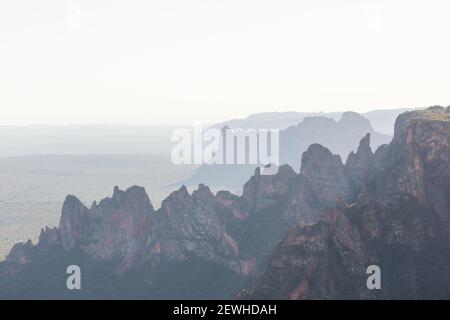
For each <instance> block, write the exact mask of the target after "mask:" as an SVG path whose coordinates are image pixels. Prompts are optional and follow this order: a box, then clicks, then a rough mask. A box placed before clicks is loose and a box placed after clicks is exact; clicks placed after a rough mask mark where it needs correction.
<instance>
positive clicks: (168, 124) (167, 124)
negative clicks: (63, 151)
mask: <svg viewBox="0 0 450 320" xmlns="http://www.w3.org/2000/svg"><path fill="white" fill-rule="evenodd" d="M434 105H439V104H430V105H427V106H420V107H417V106H416V107H398V108H397V107H394V108H390V107H386V108H382V107H377V108H373V109H367V110H364V111H357V110H355V109H336V110H330V111H324V110H320V111H310V110H304V111H303V110H302V111H298V110H294V109H286V110H273V111H270V110H269V111H261V112H252V113H248V114H244V115H242V116H234V117H233V116H232V117H229V118H221V119H218V120H209V121H200V120H197V121H195V120H192V121H185V122H176V121H174V122H149V121H147V122H146V121H143V122H119V121H118V122H110V121H105V122H95V121H94V122H64V121H61V122H62V123H51V122H42V123H41V122H36V123H11V124H8V123H7V124H4V123H1V122H0V128H6V127H15V128H18V127H77V126H80V127H83V126H105V127H106V126H133V127H149V126H151V127H172V126H191V125H192V124H193V123H194V122H201V123H203V124H205V125H215V124H218V123H222V122H226V121H230V120H238V119H247V118H248V117H251V116H254V115H258V114H270V113H280V114H282V113H298V114H302V113H315V114H330V113H344V112H356V113H359V114H366V113H369V112H374V111H389V110H392V111H396V110H414V109H423V108H427V107H430V106H434ZM442 106H443V107H446V105H445V104H444V105H442ZM0 121H1V120H0Z"/></svg>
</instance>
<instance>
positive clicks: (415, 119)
mask: <svg viewBox="0 0 450 320" xmlns="http://www.w3.org/2000/svg"><path fill="white" fill-rule="evenodd" d="M366 139H367V138H365V139H363V140H362V142H361V144H360V148H359V149H358V152H357V153H356V154H351V155H350V156H349V158H348V160H347V163H346V169H347V170H346V171H347V173H348V175H349V176H350V177H351V183H352V189H353V190H354V191H357V190H359V192H360V193H359V196H358V197H357V200H356V201H355V203H354V204H352V205H346V204H345V203H344V202H343V201H338V202H337V203H336V205H335V206H333V207H329V208H327V209H325V210H324V211H323V212H322V215H321V218H320V220H319V222H318V223H316V224H314V225H309V226H305V227H297V228H295V229H293V230H291V231H289V232H288V233H287V234H286V235H285V237H284V238H283V240H282V241H281V243H280V244H279V245H278V246H277V249H276V250H275V253H274V254H273V255H272V257H271V259H270V262H269V264H268V267H267V269H266V271H265V272H264V273H263V275H262V276H261V277H260V278H259V280H258V282H257V285H256V286H255V287H254V288H253V290H251V293H250V294H249V295H247V296H246V297H247V298H263V299H265V298H275V299H322V298H331V299H336V298H344V299H346V298H349V299H366V298H447V299H448V298H449V297H450V237H449V232H450V228H449V227H450V225H449V223H448V222H449V218H450V207H449V204H450V144H449V142H450V109H449V108H446V109H444V108H441V107H433V108H430V109H428V110H425V111H416V112H408V113H405V114H403V115H401V116H400V117H399V118H398V120H397V123H396V128H395V137H394V139H393V141H392V143H391V144H390V145H389V146H387V147H383V148H381V149H380V150H379V151H377V152H376V153H375V154H372V153H371V152H370V150H369V149H368V148H367V141H365V140H366ZM369 265H378V266H379V267H380V268H381V277H382V278H381V279H382V282H381V283H382V288H381V290H369V289H368V288H367V286H366V279H367V277H368V275H367V274H366V268H367V267H368V266H369Z"/></svg>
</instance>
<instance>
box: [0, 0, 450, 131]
mask: <svg viewBox="0 0 450 320" xmlns="http://www.w3.org/2000/svg"><path fill="white" fill-rule="evenodd" d="M449 16H450V1H448V0H421V1H417V0H408V1H407V0H372V1H369V0H340V1H336V0H309V1H302V0H292V1H291V0H289V1H283V0H277V1H265V0H223V1H214V0H145V1H144V0H143V1H138V0H133V1H112V0H78V1H77V0H73V1H66V0H39V1H36V0H14V1H1V2H0V111H1V113H0V124H69V123H98V122H122V123H182V122H183V123H189V122H191V121H208V122H209V121H218V120H224V119H226V118H230V117H241V116H246V115H248V114H250V113H254V112H262V111H283V110H297V111H320V110H322V111H332V110H345V109H352V110H355V111H364V110H369V109H373V108H394V107H412V106H415V107H416V106H417V107H419V106H420V107H421V106H427V105H433V104H443V105H448V104H450V78H449V75H450V41H449V39H450V23H449Z"/></svg>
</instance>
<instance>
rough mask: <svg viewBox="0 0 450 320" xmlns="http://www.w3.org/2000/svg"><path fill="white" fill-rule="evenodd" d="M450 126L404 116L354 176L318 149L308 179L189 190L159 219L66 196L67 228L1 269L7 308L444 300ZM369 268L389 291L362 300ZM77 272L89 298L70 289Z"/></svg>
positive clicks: (438, 114) (124, 197)
mask: <svg viewBox="0 0 450 320" xmlns="http://www.w3.org/2000/svg"><path fill="white" fill-rule="evenodd" d="M448 115H449V111H448V109H447V110H444V109H442V108H441V109H439V108H435V109H432V110H428V111H423V112H412V113H407V114H405V115H402V116H401V117H400V118H399V120H398V121H397V125H396V134H395V138H394V140H393V142H392V143H391V144H390V145H388V146H382V147H380V148H378V150H377V151H376V152H375V153H373V152H372V151H371V149H370V138H371V137H370V135H366V136H365V137H364V138H363V139H362V140H361V142H360V145H359V148H358V150H357V151H356V152H355V153H351V154H350V155H349V157H348V159H347V161H346V163H345V165H344V164H343V163H342V161H341V158H340V157H339V156H336V155H333V154H332V153H331V152H330V151H329V150H327V149H326V148H324V147H322V146H321V145H318V144H313V145H311V146H310V147H309V148H308V149H307V150H306V152H305V153H304V154H303V156H302V165H301V169H300V173H296V172H295V170H293V169H292V168H291V167H290V166H288V165H284V166H281V167H280V168H279V171H278V173H277V174H275V175H273V176H267V175H261V172H260V170H259V169H256V170H255V173H254V175H253V176H252V177H251V178H250V180H249V181H248V182H247V183H246V184H245V185H244V189H243V194H242V196H236V195H234V194H232V193H230V192H227V191H220V192H218V193H217V194H213V193H212V192H211V191H210V189H209V188H208V187H207V186H205V185H203V184H201V185H199V187H198V189H197V190H196V191H194V192H193V193H192V194H189V193H188V191H187V189H186V188H185V187H181V188H180V189H179V190H177V191H175V192H173V193H172V194H171V195H170V196H169V197H168V198H167V199H166V200H164V201H163V203H162V206H161V208H160V209H158V210H155V209H154V208H153V206H152V205H151V202H150V200H149V198H148V196H147V194H146V192H145V190H144V189H143V188H140V187H132V188H130V189H128V190H126V191H121V190H119V189H118V188H115V189H114V192H113V195H112V197H111V198H107V199H104V200H102V201H100V203H98V204H97V203H94V204H93V205H92V206H91V208H87V207H86V206H85V205H83V204H82V203H81V202H80V201H79V200H78V199H77V198H76V197H74V196H68V197H67V199H66V201H65V203H64V206H63V210H62V216H61V221H60V224H59V226H58V227H57V228H53V229H49V228H46V229H43V230H42V233H41V236H40V238H39V242H38V243H37V244H36V245H33V244H32V243H31V242H27V243H25V244H18V245H16V246H15V247H14V248H13V250H12V251H11V253H10V255H9V256H8V257H7V259H6V261H5V262H3V263H1V264H0V298H11V297H13V298H14V297H15V298H17V297H20V298H71V299H74V298H172V299H174V298H183V299H189V298H191V299H197V298H231V297H233V296H235V295H236V294H237V292H239V290H240V289H241V288H242V287H243V286H244V285H246V286H247V287H249V288H252V293H251V295H249V296H248V297H252V298H283V299H284V298H292V299H302V298H336V297H343V298H372V297H379V296H381V297H391V296H393V297H417V296H426V297H427V296H430V297H432V296H433V297H434V296H439V297H440V296H446V295H447V294H448V291H445V290H438V289H436V285H437V284H439V283H441V284H442V283H447V282H448V279H450V277H449V274H448V272H449V271H448V270H450V267H449V266H448V261H450V259H449V260H445V259H447V258H448V252H450V250H448V249H449V236H448V235H449V207H450V204H449V203H450V200H449V199H450V195H449V190H450V188H449V187H450V185H449V181H450V179H449V178H450V177H449V171H450V170H449V163H450V156H449V152H450V148H449V120H448V117H449V116H448ZM336 199H338V200H336ZM347 203H353V204H352V205H347ZM293 226H297V227H295V228H294V229H292V227H293ZM288 230H289V231H288ZM287 231H288V233H287V234H286V232H287ZM280 239H281V240H282V241H281V242H279V241H280ZM269 257H270V260H269V261H268V259H269ZM445 261H447V262H445ZM372 263H373V264H380V265H381V266H382V268H383V270H387V271H383V272H385V273H383V274H385V276H384V277H385V278H383V279H390V281H391V282H390V284H388V283H387V280H384V281H386V284H385V285H386V286H387V288H388V289H387V290H386V291H382V293H377V292H375V293H374V292H372V291H370V292H368V291H367V290H365V289H364V288H365V287H364V286H363V285H364V284H365V281H363V280H364V279H365V277H366V274H365V268H366V266H367V265H368V264H372ZM72 264H75V265H79V266H80V267H81V269H82V272H83V283H84V286H83V290H81V291H77V292H73V291H68V290H67V288H66V286H65V283H66V278H67V275H66V274H65V270H66V268H67V266H68V265H72ZM430 264H431V265H432V266H433V267H432V268H430V267H429V265H430ZM267 265H268V268H267V269H266V266H267ZM411 265H412V266H413V267H411ZM408 266H409V267H408ZM445 267H447V269H446V270H447V271H445V270H444V269H445ZM408 268H409V269H408ZM263 270H265V272H264V273H263V275H262V277H260V278H259V279H258V281H257V282H256V283H257V284H256V286H254V287H253V285H252V284H253V283H254V279H255V278H256V276H257V275H258V274H259V273H260V272H261V271H263ZM405 270H406V271H405ZM438 271H439V272H438ZM441 271H442V272H441ZM362 281H363V282H362ZM446 281H447V282H446ZM361 283H362V284H363V285H362V284H361ZM447 287H450V286H447ZM24 288H26V290H25V289H24ZM396 288H397V289H396ZM447 296H450V295H447Z"/></svg>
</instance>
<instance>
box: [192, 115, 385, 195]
mask: <svg viewBox="0 0 450 320" xmlns="http://www.w3.org/2000/svg"><path fill="white" fill-rule="evenodd" d="M272 121H273V120H272ZM230 124H231V123H230ZM242 125H243V127H244V128H246V127H245V125H244V124H242ZM229 128H230V127H228V126H224V127H222V130H225V129H229ZM236 128H237V127H234V129H236ZM255 128H258V126H257V125H256V123H255ZM265 128H266V129H267V128H273V127H272V126H270V125H269V124H268V126H266V127H265ZM367 133H370V135H371V141H370V142H369V143H371V145H372V147H373V148H374V149H377V148H378V147H379V146H380V145H382V144H386V143H389V142H390V141H391V139H392V136H389V135H386V134H380V133H378V132H376V131H375V130H374V129H373V127H372V125H371V123H370V121H369V120H367V119H366V118H364V117H363V116H362V115H360V114H358V113H356V112H344V113H343V114H342V115H341V116H340V119H339V120H338V121H336V120H334V119H332V118H328V117H324V116H314V117H305V118H303V119H302V121H301V122H299V123H297V124H296V125H292V126H289V127H288V128H285V129H284V130H281V131H280V135H279V148H280V150H279V151H280V153H279V155H280V159H279V160H280V163H281V164H289V165H290V166H291V167H293V168H298V167H300V165H301V163H300V156H301V154H303V152H305V151H306V150H307V149H308V147H309V146H310V145H311V144H316V143H318V144H320V145H322V146H325V147H326V148H328V149H329V150H330V151H331V152H332V153H334V154H337V155H340V156H341V158H342V159H343V160H344V161H345V160H346V157H347V155H348V154H349V153H350V152H351V151H352V150H354V149H355V148H356V147H357V145H358V142H359V140H360V139H361V137H362V136H364V135H365V134H367ZM241 148H242V149H240V150H241V152H242V153H243V154H244V153H245V154H247V153H248V147H247V146H245V147H241ZM256 167H257V165H250V164H227V165H223V164H204V165H202V166H200V167H199V168H198V169H197V170H196V171H195V172H194V174H193V175H192V177H190V178H189V179H187V180H186V181H184V183H185V184H187V185H197V184H199V183H205V184H208V185H210V186H219V187H225V188H227V189H229V188H232V189H235V190H240V188H241V186H242V185H243V184H244V183H245V182H246V181H247V180H248V179H249V178H250V177H251V175H252V173H253V172H254V170H255V168H256Z"/></svg>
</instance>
